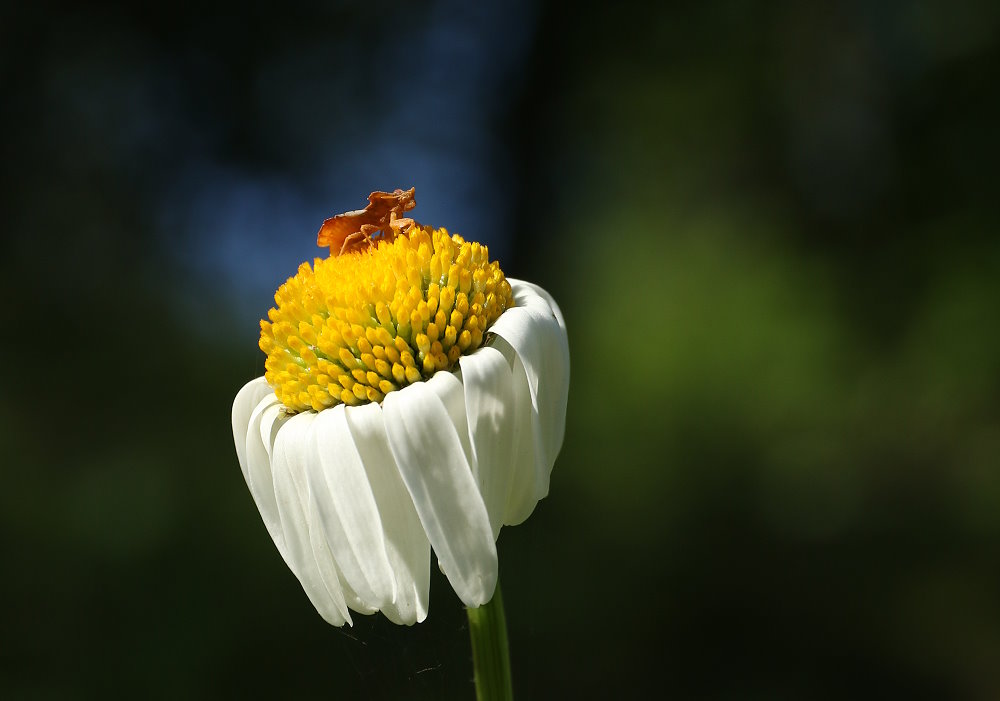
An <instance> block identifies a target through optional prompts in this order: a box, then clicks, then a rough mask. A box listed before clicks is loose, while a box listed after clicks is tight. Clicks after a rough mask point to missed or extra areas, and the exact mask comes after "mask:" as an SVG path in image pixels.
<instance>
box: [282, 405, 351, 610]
mask: <svg viewBox="0 0 1000 701" xmlns="http://www.w3.org/2000/svg"><path fill="white" fill-rule="evenodd" d="M315 418H316V415H315V414H313V413H311V412H305V413H302V414H297V415H296V416H294V417H292V418H291V419H288V420H287V421H285V422H284V425H283V426H281V430H279V431H278V435H277V438H276V440H275V443H274V452H273V469H272V474H273V478H274V496H275V499H276V502H277V506H278V514H279V516H280V518H281V528H282V531H283V532H284V534H285V555H286V561H287V562H288V566H289V568H290V569H291V570H292V572H294V573H295V576H296V577H298V579H299V582H300V583H301V584H302V588H303V589H304V590H305V592H306V595H307V596H308V597H309V600H310V601H311V602H312V604H313V606H315V607H316V610H317V611H318V612H319V614H320V615H321V616H322V617H323V618H324V620H326V621H327V622H329V623H331V624H333V625H335V626H340V625H343V624H344V623H345V622H350V621H351V615H350V612H349V611H348V610H347V602H346V600H345V598H344V591H343V589H342V587H341V585H340V580H339V575H338V573H337V568H336V563H335V562H334V560H333V555H332V554H331V553H330V550H329V548H328V547H326V541H325V539H322V538H320V537H318V536H319V535H320V534H321V532H320V530H319V528H318V524H317V527H316V528H314V530H313V531H312V532H310V515H311V514H310V508H311V507H312V500H311V498H310V496H309V485H308V482H307V480H306V476H305V463H306V461H307V460H309V459H315V458H316V456H315V454H314V453H313V451H312V446H311V445H310V444H309V441H307V437H308V434H309V428H310V425H311V424H312V422H313V421H314V420H315Z"/></svg>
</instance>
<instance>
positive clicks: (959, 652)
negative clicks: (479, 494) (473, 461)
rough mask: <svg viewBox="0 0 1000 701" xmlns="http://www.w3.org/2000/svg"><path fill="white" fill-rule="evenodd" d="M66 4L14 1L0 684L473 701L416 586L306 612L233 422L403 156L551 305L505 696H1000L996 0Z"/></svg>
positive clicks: (0, 421)
mask: <svg viewBox="0 0 1000 701" xmlns="http://www.w3.org/2000/svg"><path fill="white" fill-rule="evenodd" d="M595 5H596V3H595ZM81 8H82V6H81ZM81 8H78V7H77V6H75V5H71V4H65V5H63V4H60V3H57V2H43V3H34V4H30V5H29V4H28V3H20V6H19V7H12V6H9V4H5V5H4V6H3V9H2V10H0V177H2V181H3V182H2V190H0V211H2V225H3V231H4V236H3V242H2V244H0V246H2V249H0V290H2V292H3V293H4V294H3V300H4V307H3V318H4V321H3V325H2V328H3V332H2V334H3V336H2V338H3V343H2V348H0V367H2V368H3V384H2V387H3V389H2V390H0V392H2V394H0V447H2V449H3V456H4V457H3V458H2V465H3V467H2V474H3V475H4V483H3V488H2V489H0V544H2V555H3V567H2V573H0V599H2V601H3V602H4V603H3V607H2V609H3V613H2V614H0V621H2V623H0V631H2V632H0V696H3V697H4V698H16V699H22V698H23V699H73V698H109V697H110V698H113V697H128V698H190V699H199V698H236V697H246V698H257V697H260V698H264V697H271V698H428V699H430V698H449V699H450V698H455V699H468V698H472V687H471V683H470V677H471V666H470V660H469V651H468V642H467V627H466V623H465V617H464V613H463V611H462V609H461V606H460V602H459V601H458V600H457V598H456V597H455V596H454V594H453V593H452V592H451V590H450V588H449V587H448V586H447V583H446V582H445V581H444V580H443V578H441V577H440V576H439V575H438V574H437V573H435V579H434V581H433V583H432V592H433V596H432V604H431V615H430V617H429V619H428V621H427V622H425V623H424V624H421V625H419V626H416V627H413V628H397V627H394V626H392V625H391V624H389V623H387V622H386V621H385V620H384V619H382V618H381V617H371V618H366V617H358V619H359V620H358V622H357V624H356V626H355V627H354V628H353V629H344V630H338V629H334V628H330V627H328V626H327V625H326V624H324V623H323V622H322V620H321V619H320V618H319V616H318V615H317V614H316V613H315V612H314V611H313V610H312V608H311V607H310V605H309V603H308V601H307V600H306V598H305V596H304V594H303V593H302V591H301V589H300V588H299V586H298V584H297V582H296V581H295V580H294V578H293V576H292V575H291V574H290V573H289V572H288V571H287V569H286V568H285V566H284V565H283V563H282V562H281V560H280V558H279V556H278V555H277V553H276V551H275V550H274V547H273V545H272V544H271V542H270V539H269V538H268V537H267V534H266V532H265V530H264V528H263V527H262V524H261V522H260V519H259V517H258V515H257V512H256V510H255V509H254V506H253V502H252V500H251V498H250V496H249V494H248V492H247V490H246V488H245V485H244V484H243V481H242V478H241V476H240V472H239V468H238V466H237V463H236V456H235V452H234V449H233V446H232V438H231V434H230V427H229V412H230V406H231V401H232V398H233V396H234V395H235V392H236V391H237V389H238V388H239V387H240V386H241V385H242V384H243V383H244V382H245V381H247V380H249V379H250V378H252V377H254V376H255V375H257V374H260V373H261V372H262V364H263V363H262V361H263V357H262V355H261V354H260V352H259V351H258V350H257V348H256V334H257V326H256V322H257V319H259V318H260V317H261V316H262V315H263V314H264V313H265V312H266V310H267V308H268V306H269V305H270V297H271V294H272V293H273V290H274V289H275V287H277V285H278V284H280V283H281V282H282V281H283V280H284V279H285V278H286V277H287V276H288V275H290V274H292V273H293V272H294V270H295V267H296V265H297V264H298V263H299V262H300V261H302V260H306V259H309V258H311V257H312V256H314V255H317V254H319V249H316V248H315V247H314V245H313V244H314V235H315V232H316V230H317V229H318V226H319V224H320V222H321V221H322V220H323V218H325V217H326V216H329V215H330V214H332V213H335V212H339V211H344V210H347V209H352V208H355V207H358V206H360V205H361V204H363V202H364V197H365V195H366V194H367V193H368V192H369V191H370V190H372V189H391V188H394V187H397V186H410V185H415V186H416V188H417V199H418V202H419V205H418V208H417V210H415V212H414V214H415V215H416V216H417V218H418V219H419V220H421V221H423V222H425V223H432V224H436V225H445V226H448V227H449V228H450V229H451V230H453V231H458V232H460V233H463V234H465V235H466V236H468V237H470V238H475V239H479V240H482V241H484V242H485V243H488V244H489V245H490V247H491V250H492V252H493V253H494V255H495V256H496V257H498V258H499V259H500V260H501V262H502V264H503V266H504V269H505V270H506V271H507V273H508V275H511V276H513V277H520V278H526V279H530V280H533V281H536V282H538V283H539V284H541V285H543V286H544V287H546V288H547V289H549V290H550V291H551V292H552V293H553V294H554V295H555V297H556V298H557V299H558V300H559V301H560V303H561V304H562V306H563V310H564V312H565V315H566V319H567V322H568V325H569V329H570V347H571V352H572V356H573V379H572V385H571V391H570V410H569V419H568V426H567V434H566V444H565V446H564V448H563V452H562V455H561V456H560V459H559V462H558V464H557V465H556V471H555V473H554V475H553V480H552V493H551V495H550V496H549V498H548V499H546V500H544V501H543V502H541V504H540V505H539V508H538V509H537V510H536V512H535V514H534V515H533V516H532V518H531V519H530V520H529V521H528V522H527V523H525V524H524V525H522V526H519V527H517V528H512V529H505V530H504V532H503V534H502V535H501V539H500V553H501V569H502V575H503V577H502V578H503V581H504V591H505V596H506V599H507V605H508V617H509V622H510V626H511V631H510V634H511V642H512V646H513V653H512V654H513V663H514V674H515V687H516V690H517V692H518V695H519V697H520V698H522V699H547V698H556V697H559V698H608V697H614V698H618V697H625V698H641V697H642V696H643V695H644V694H646V693H647V690H657V691H658V692H660V693H663V694H664V695H666V696H667V697H669V698H698V699H730V698H740V699H745V698H767V699H802V698H810V699H837V698H863V697H872V698H891V697H896V698H969V699H990V698H998V697H1000V558H998V554H1000V329H998V319H1000V275H998V271H1000V237H998V223H1000V221H998V220H1000V216H998V212H1000V209H998V206H997V194H998V192H1000V187H998V178H997V175H996V173H997V163H998V162H1000V136H998V134H1000V130H998V128H997V125H998V124H1000V99H998V90H997V78H998V75H1000V6H998V5H997V4H996V3H995V2H987V1H986V0H984V1H982V2H964V3H957V2H945V1H944V0H925V1H922V2H885V3H864V2H848V3H839V2H838V3H834V2H831V3H806V4H802V3H798V2H777V3H767V4H757V3H741V2H727V1H716V0H712V1H709V2H704V3H701V4H699V5H698V7H697V8H696V9H691V8H688V9H674V8H671V7H669V6H667V5H662V6H660V5H658V4H653V3H650V4H646V3H617V4H616V7H615V9H613V10H612V9H605V10H596V9H590V5H589V4H588V3H577V4H560V3H541V4H532V3H530V2H513V3H508V4H505V5H504V9H503V10H501V9H498V8H487V7H476V3H463V2H457V1H454V2H452V1H448V0H442V1H441V2H437V3H430V4H422V3H410V4H407V5H406V6H404V7H396V6H393V5H391V4H388V3H371V4H368V3H342V4H341V5H339V6H337V5H335V4H334V5H327V4H325V3H307V4H305V5H304V6H300V7H297V8H295V9H292V10H288V11H281V12H278V11H277V10H275V9H274V8H271V7H267V6H264V5H256V4H243V3H240V4H237V3H233V4H225V3H223V4H218V3H214V2H203V3H199V4H196V5H192V6H191V7H189V8H182V7H180V6H178V5H177V4H175V3H161V4H153V5H150V6H145V7H141V8H140V6H138V5H136V6H134V7H129V8H121V7H116V6H110V5H109V6H101V5H93V4H91V5H88V7H87V9H81Z"/></svg>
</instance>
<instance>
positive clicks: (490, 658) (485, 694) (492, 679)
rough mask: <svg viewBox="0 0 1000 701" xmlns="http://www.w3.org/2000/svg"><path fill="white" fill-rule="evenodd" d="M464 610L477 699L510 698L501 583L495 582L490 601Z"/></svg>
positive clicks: (499, 700)
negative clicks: (467, 624)
mask: <svg viewBox="0 0 1000 701" xmlns="http://www.w3.org/2000/svg"><path fill="white" fill-rule="evenodd" d="M467 612H468V614H469V636H470V637H471V638H472V665H473V667H474V668H475V670H476V699H477V701H513V698H514V691H513V688H512V687H511V683H510V652H509V650H508V645H507V617H506V616H505V615H504V612H503V595H502V594H501V593H500V584H499V583H497V590H496V593H495V594H494V595H493V598H492V599H491V600H490V601H488V602H486V603H485V604H483V605H482V606H480V607H479V608H475V609H467Z"/></svg>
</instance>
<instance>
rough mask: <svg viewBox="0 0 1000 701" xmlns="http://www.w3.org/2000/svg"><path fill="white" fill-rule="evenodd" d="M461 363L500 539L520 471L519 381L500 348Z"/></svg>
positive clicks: (482, 488) (479, 476) (475, 447)
mask: <svg viewBox="0 0 1000 701" xmlns="http://www.w3.org/2000/svg"><path fill="white" fill-rule="evenodd" d="M458 362H459V366H460V367H461V369H462V385H463V387H464V391H465V414H466V421H467V424H468V432H469V436H470V437H471V442H472V452H473V456H474V457H475V468H476V480H477V481H478V482H479V492H480V493H481V494H482V496H483V502H484V503H485V504H486V511H487V513H488V514H489V517H490V527H491V528H492V529H493V539H494V540H496V538H497V535H498V534H499V533H500V526H501V525H502V523H503V518H504V514H505V512H506V510H507V497H508V495H509V494H510V487H511V481H512V472H513V470H514V467H515V466H514V447H515V446H514V427H515V415H516V408H515V406H514V383H513V379H514V378H513V375H512V372H511V367H510V364H509V363H508V362H507V359H506V358H505V357H504V356H503V354H502V353H501V352H500V351H499V350H497V349H496V348H490V347H484V348H480V349H479V350H477V351H476V352H475V353H472V354H470V355H464V356H462V357H461V358H460V359H459V361H458ZM527 401H530V399H528V400H527ZM533 472H534V471H533V470H532V473H533Z"/></svg>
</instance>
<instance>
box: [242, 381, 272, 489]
mask: <svg viewBox="0 0 1000 701" xmlns="http://www.w3.org/2000/svg"><path fill="white" fill-rule="evenodd" d="M271 393H272V390H271V387H270V385H268V384H267V381H266V380H265V379H264V378H263V377H258V378H257V379H255V380H250V382H248V383H246V384H245V385H243V388H242V389H241V390H240V391H239V392H237V393H236V399H234V400H233V441H234V442H235V443H236V457H237V458H238V459H239V461H240V469H241V470H243V477H244V479H246V475H247V427H248V426H249V425H250V414H252V413H253V410H254V408H256V406H257V405H258V404H260V400H262V399H263V398H264V397H266V396H267V395H269V394H271Z"/></svg>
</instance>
